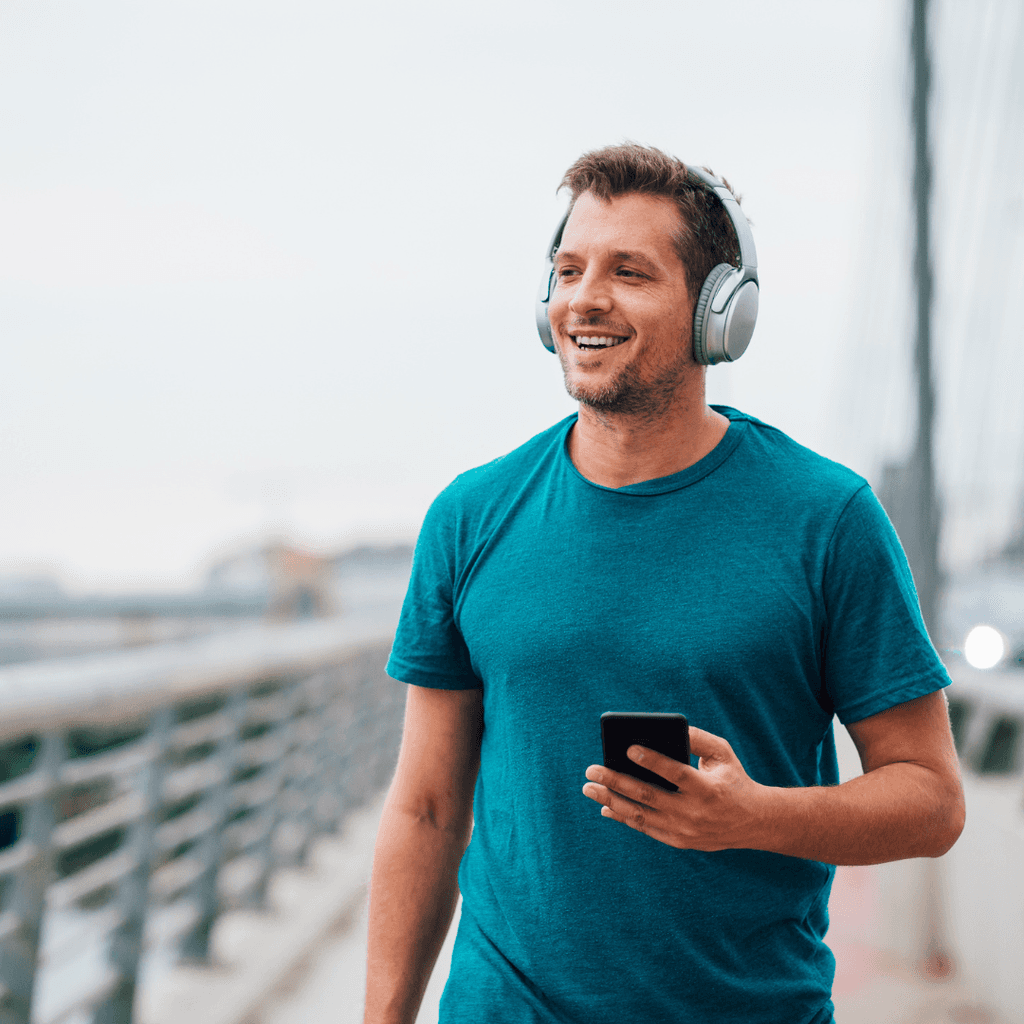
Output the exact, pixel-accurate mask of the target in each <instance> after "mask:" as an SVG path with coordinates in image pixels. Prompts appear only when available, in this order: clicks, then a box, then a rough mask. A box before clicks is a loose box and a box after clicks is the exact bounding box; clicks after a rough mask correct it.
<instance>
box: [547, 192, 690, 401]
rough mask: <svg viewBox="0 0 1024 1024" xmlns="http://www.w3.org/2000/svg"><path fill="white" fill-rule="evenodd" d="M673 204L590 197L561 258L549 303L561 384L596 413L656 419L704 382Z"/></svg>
mask: <svg viewBox="0 0 1024 1024" xmlns="http://www.w3.org/2000/svg"><path fill="white" fill-rule="evenodd" d="M681 226H682V224H681V218H680V214H679V211H678V210H677V208H676V206H675V205H674V204H673V203H672V202H671V200H669V199H665V198H662V197H660V196H645V195H638V194H629V195H623V196H614V197H612V198H611V199H610V200H609V201H607V202H605V201H604V200H602V199H599V198H598V197H597V196H595V195H594V194H593V193H591V192H584V193H583V194H582V195H581V196H580V197H579V199H577V200H576V204H575V206H574V207H573V210H572V214H571V215H570V217H569V221H568V223H567V224H566V226H565V231H564V232H563V234H562V244H561V246H560V247H559V250H558V252H557V253H556V255H555V280H556V286H555V290H554V293H553V294H552V296H551V301H550V303H549V304H548V316H549V319H550V321H551V330H552V336H553V337H554V339H555V349H556V351H557V353H558V358H559V359H560V360H561V363H562V370H563V372H564V374H565V387H566V390H567V391H568V392H569V394H570V395H571V396H572V397H573V398H575V399H576V400H577V401H578V402H581V403H583V404H584V405H588V406H590V407H591V408H593V409H595V410H596V411H598V412H607V413H624V414H630V415H638V416H655V415H658V414H660V413H662V412H664V411H665V410H666V409H667V408H668V407H669V406H670V405H671V403H672V402H673V400H674V399H675V397H676V395H677V394H678V393H679V390H680V388H681V387H682V386H684V385H685V384H686V383H687V382H688V381H691V380H693V379H694V378H695V377H697V376H700V367H698V366H697V364H696V363H695V362H694V359H693V348H692V332H693V300H692V299H691V297H690V292H689V289H688V288H687V286H686V276H685V273H684V271H683V265H682V262H681V261H680V259H679V256H678V255H677V253H676V249H675V245H674V242H673V239H674V236H675V235H676V233H677V232H678V231H679V229H680V228H681Z"/></svg>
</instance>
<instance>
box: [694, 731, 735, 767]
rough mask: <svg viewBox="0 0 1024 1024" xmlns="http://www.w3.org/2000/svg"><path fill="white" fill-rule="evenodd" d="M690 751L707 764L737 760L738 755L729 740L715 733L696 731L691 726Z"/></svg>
mask: <svg viewBox="0 0 1024 1024" xmlns="http://www.w3.org/2000/svg"><path fill="white" fill-rule="evenodd" d="M690 750H691V751H692V752H693V753H694V754H696V755H697V756H698V757H699V758H700V759H701V760H702V761H704V762H705V763H706V762H709V761H734V760H736V755H735V754H734V753H733V749H732V747H731V746H730V745H729V741H728V740H724V739H722V737H721V736H716V735H715V734H714V733H713V732H706V731H705V730H704V729H695V728H694V727H693V726H692V725H691V726H690Z"/></svg>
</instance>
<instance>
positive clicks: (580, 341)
mask: <svg viewBox="0 0 1024 1024" xmlns="http://www.w3.org/2000/svg"><path fill="white" fill-rule="evenodd" d="M571 337H572V340H573V341H574V342H576V344H577V345H581V346H585V347H587V348H591V347H593V348H597V347H601V348H607V347H608V346H609V345H618V344H619V342H620V341H625V340H626V339H625V338H587V337H582V336H580V335H578V334H574V335H571Z"/></svg>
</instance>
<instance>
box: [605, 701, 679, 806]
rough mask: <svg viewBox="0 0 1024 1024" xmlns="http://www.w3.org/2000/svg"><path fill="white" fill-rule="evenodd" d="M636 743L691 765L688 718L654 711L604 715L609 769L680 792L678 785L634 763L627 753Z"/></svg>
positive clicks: (606, 754) (608, 712)
mask: <svg viewBox="0 0 1024 1024" xmlns="http://www.w3.org/2000/svg"><path fill="white" fill-rule="evenodd" d="M634 743H639V744H640V746H642V747H649V748H650V749H651V750H657V751H658V753H659V754H666V755H667V756H668V757H671V758H672V759H673V760H674V761H680V762H681V763H682V764H689V763H690V725H689V723H688V722H687V721H686V715H679V714H671V713H660V712H652V711H633V712H629V711H606V712H605V713H604V714H603V715H602V716H601V750H602V752H603V754H604V765H605V767H606V768H611V769H612V770H613V771H616V772H622V773H623V774H624V775H632V776H633V778H635V779H640V781H641V782H650V783H651V784H652V785H655V786H658V787H660V788H661V789H667V790H669V791H670V792H672V793H677V792H678V791H679V787H678V786H676V785H675V784H674V783H671V782H669V781H668V779H663V778H662V777H661V776H660V775H657V774H655V773H654V772H652V771H648V770H647V769H646V768H641V767H640V765H638V764H637V763H636V762H635V761H630V759H629V758H628V757H627V756H626V751H627V750H628V749H629V748H630V747H631V746H632V745H633V744H634Z"/></svg>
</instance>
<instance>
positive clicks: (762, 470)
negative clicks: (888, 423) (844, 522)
mask: <svg viewBox="0 0 1024 1024" xmlns="http://www.w3.org/2000/svg"><path fill="white" fill-rule="evenodd" d="M714 408H715V410H716V411H717V412H720V413H722V415H723V416H727V417H728V418H729V421H730V424H733V425H735V426H737V427H742V429H743V432H744V434H743V440H742V443H741V445H740V446H739V449H738V451H737V454H739V455H740V460H739V463H740V465H741V466H742V467H743V468H745V469H746V470H747V471H748V472H751V473H753V474H755V476H756V478H757V480H758V484H759V486H760V487H763V488H764V487H766V488H768V489H769V490H776V489H777V490H778V491H780V492H781V493H782V494H783V495H785V496H788V497H796V496H799V497H800V499H801V500H802V502H823V503H825V504H827V505H829V506H831V507H833V508H836V511H837V512H841V511H842V507H843V506H845V505H846V504H847V502H849V501H851V499H853V497H854V495H856V494H858V493H859V492H861V491H863V490H868V492H869V493H870V489H869V488H868V482H867V480H865V479H864V477H862V476H861V475H860V474H858V473H855V472H854V471H853V470H852V469H848V468H847V467H846V466H843V465H841V464H840V463H838V462H834V461H833V460H832V459H829V458H826V457H825V456H824V455H819V454H818V453H817V452H815V451H812V450H811V449H810V448H807V447H805V446H804V445H802V444H799V443H798V442H796V441H794V440H793V438H791V437H790V436H789V435H788V434H786V433H784V432H783V431H781V430H779V429H778V427H773V426H771V425H770V424H768V423H765V422H764V421H763V420H759V419H758V418H757V417H756V416H751V415H749V414H748V413H743V412H740V411H739V410H737V409H732V408H730V407H728V406H714ZM837 506H838V507H837Z"/></svg>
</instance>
